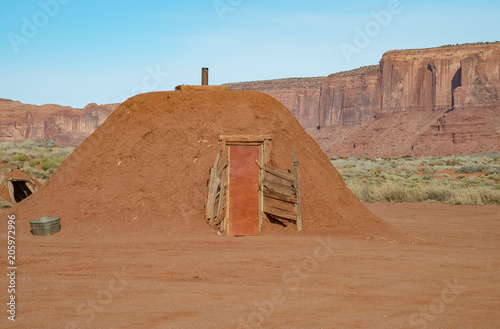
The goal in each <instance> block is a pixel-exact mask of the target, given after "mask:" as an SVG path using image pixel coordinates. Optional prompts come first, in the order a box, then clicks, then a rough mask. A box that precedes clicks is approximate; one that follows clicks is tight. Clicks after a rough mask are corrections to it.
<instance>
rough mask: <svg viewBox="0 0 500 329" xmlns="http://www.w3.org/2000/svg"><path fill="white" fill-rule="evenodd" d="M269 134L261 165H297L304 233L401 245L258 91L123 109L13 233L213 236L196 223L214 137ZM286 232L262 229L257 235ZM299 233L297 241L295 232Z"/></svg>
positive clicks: (131, 103) (142, 101)
mask: <svg viewBox="0 0 500 329" xmlns="http://www.w3.org/2000/svg"><path fill="white" fill-rule="evenodd" d="M241 134H265V135H269V134H272V136H273V140H272V152H271V165H273V166H276V167H279V168H282V169H284V170H286V169H290V170H292V169H293V164H292V150H294V151H296V153H297V157H298V161H299V179H300V186H301V197H302V201H301V207H302V218H303V221H304V231H303V232H304V233H305V234H308V233H311V232H312V233H323V234H342V235H347V236H362V237H375V238H379V237H384V238H388V239H389V238H390V239H393V238H395V239H403V237H404V234H403V233H402V232H400V231H399V230H397V229H395V228H394V227H392V226H390V225H389V224H386V223H385V222H383V221H382V220H380V219H379V218H378V217H376V216H375V215H373V214H372V213H370V212H369V211H368V210H367V209H366V208H365V207H364V206H363V204H362V203H361V202H359V201H358V200H357V199H356V198H355V197H354V195H353V194H352V193H351V192H350V190H349V189H348V188H347V187H346V186H345V185H344V183H343V181H342V178H341V176H340V175H339V174H338V173H337V171H336V170H335V169H334V167H333V166H332V165H331V164H330V162H329V160H328V158H327V156H326V155H325V154H324V153H323V152H322V151H321V149H320V148H319V146H318V145H317V144H316V142H315V141H314V140H313V139H312V138H311V137H310V136H309V135H308V134H307V133H306V132H305V131H304V129H303V128H302V127H301V126H300V124H299V122H298V121H297V120H296V119H295V118H294V117H293V115H292V114H291V113H290V112H289V111H288V110H287V108H286V107H284V106H283V105H282V104H281V103H280V102H278V101H277V100H275V99H274V98H272V97H270V96H268V95H266V94H263V93H258V92H250V91H217V92H189V91H182V92H180V91H172V92H157V93H148V94H142V95H138V96H135V97H133V98H131V99H129V100H127V101H126V102H124V103H123V104H122V105H121V106H120V107H119V108H118V109H117V110H116V111H115V112H113V114H112V115H111V116H110V117H109V118H108V119H107V120H106V122H105V123H104V124H103V125H101V126H100V127H99V129H97V130H96V131H95V132H94V133H93V134H92V135H91V136H90V137H89V138H88V139H87V140H85V141H84V142H83V143H82V144H81V145H80V146H79V147H78V148H77V149H76V150H75V151H74V152H73V153H72V154H71V156H70V157H69V158H68V159H67V160H66V161H65V162H64V163H63V164H62V165H61V166H60V167H59V169H58V170H57V172H56V173H55V174H54V175H53V176H52V177H51V178H50V180H49V181H48V182H47V183H46V184H45V185H44V186H43V187H42V189H40V190H39V191H38V192H37V193H36V194H35V195H33V196H31V197H30V198H28V199H26V200H25V201H24V202H23V203H22V204H20V205H19V206H16V207H15V208H13V209H12V210H13V212H14V213H15V214H16V215H17V218H18V223H19V228H18V230H20V231H21V230H22V231H26V232H27V231H29V221H30V220H33V219H36V218H38V217H41V216H60V217H61V224H62V231H61V233H58V234H70V235H89V234H102V235H110V234H122V235H135V234H152V233H159V234H189V233H194V234H200V233H201V234H205V233H206V234H213V233H214V231H213V230H212V229H211V228H210V227H209V226H208V225H207V224H206V223H205V221H204V203H205V198H206V195H207V179H208V171H209V168H210V167H211V166H212V165H213V162H214V159H215V157H216V154H217V153H218V152H220V151H221V150H222V146H221V144H220V142H219V136H220V135H241ZM279 232H290V233H293V234H300V233H296V229H295V226H290V227H288V228H282V227H280V226H277V225H275V224H270V223H264V225H263V234H279ZM304 233H302V234H304Z"/></svg>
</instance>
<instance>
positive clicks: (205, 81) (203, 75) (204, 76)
mask: <svg viewBox="0 0 500 329" xmlns="http://www.w3.org/2000/svg"><path fill="white" fill-rule="evenodd" d="M201 85H202V86H208V67H204V68H202V69H201Z"/></svg>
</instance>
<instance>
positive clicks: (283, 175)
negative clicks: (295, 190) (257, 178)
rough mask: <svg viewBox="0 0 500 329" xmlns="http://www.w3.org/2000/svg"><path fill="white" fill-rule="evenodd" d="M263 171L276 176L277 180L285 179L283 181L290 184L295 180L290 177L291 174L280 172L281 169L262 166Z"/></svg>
mask: <svg viewBox="0 0 500 329" xmlns="http://www.w3.org/2000/svg"><path fill="white" fill-rule="evenodd" d="M264 170H265V171H266V172H268V173H270V174H273V175H274V176H277V177H279V178H282V179H285V180H288V181H290V182H294V181H295V178H294V177H293V176H292V174H290V173H288V172H286V171H284V170H281V169H278V168H274V167H270V166H264Z"/></svg>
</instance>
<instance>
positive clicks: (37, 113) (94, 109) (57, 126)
mask: <svg viewBox="0 0 500 329" xmlns="http://www.w3.org/2000/svg"><path fill="white" fill-rule="evenodd" d="M117 107H118V104H108V105H97V104H89V105H87V106H86V107H85V108H83V109H75V108H72V107H67V106H59V105H43V106H36V105H29V104H23V103H20V102H16V101H12V100H9V99H0V142H22V141H24V140H25V139H33V140H37V139H52V140H54V141H56V142H58V143H61V144H62V145H65V146H78V145H79V144H80V143H81V142H82V141H83V140H84V139H85V138H87V137H88V136H89V135H90V134H91V133H92V132H94V130H96V129H97V127H99V126H100V125H101V124H102V123H103V122H104V121H105V120H106V118H107V117H108V116H109V115H110V114H111V112H113V111H114V110H115V109H116V108H117Z"/></svg>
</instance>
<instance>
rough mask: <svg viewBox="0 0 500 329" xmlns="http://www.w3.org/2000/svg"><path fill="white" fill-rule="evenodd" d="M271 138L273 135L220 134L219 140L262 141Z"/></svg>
mask: <svg viewBox="0 0 500 329" xmlns="http://www.w3.org/2000/svg"><path fill="white" fill-rule="evenodd" d="M271 139H273V135H220V136H219V140H225V141H227V142H263V141H265V140H271Z"/></svg>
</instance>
